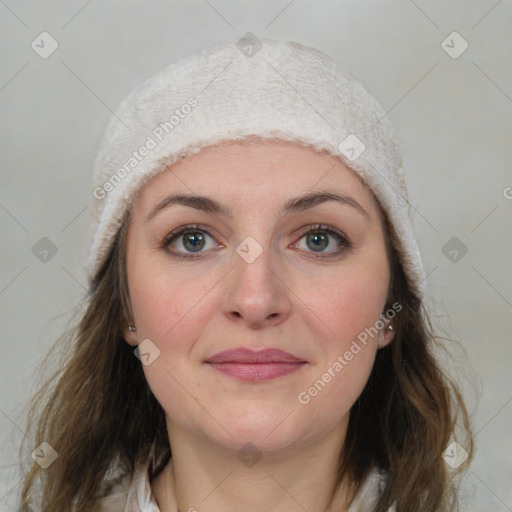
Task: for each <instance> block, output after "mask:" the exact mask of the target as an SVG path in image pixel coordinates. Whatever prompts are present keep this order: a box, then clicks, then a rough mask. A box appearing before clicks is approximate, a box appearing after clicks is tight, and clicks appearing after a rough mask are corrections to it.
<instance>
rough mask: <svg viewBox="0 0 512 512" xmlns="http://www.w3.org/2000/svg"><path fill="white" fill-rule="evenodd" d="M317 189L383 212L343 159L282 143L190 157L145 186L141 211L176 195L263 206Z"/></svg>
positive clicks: (245, 144)
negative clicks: (349, 198)
mask: <svg viewBox="0 0 512 512" xmlns="http://www.w3.org/2000/svg"><path fill="white" fill-rule="evenodd" d="M317 189H322V190H326V189H329V190H332V191H333V192H339V193H342V194H344V195H349V196H351V197H353V198H354V199H355V200H356V201H357V202H359V203H360V204H361V205H362V206H363V208H365V209H366V210H367V211H368V210H372V211H373V212H374V213H377V212H378V206H377V202H376V200H375V198H374V196H373V194H372V192H371V191H370V190H369V189H368V188H367V187H366V186H365V185H364V183H363V181H362V180H361V178H360V177H359V176H358V175H357V174H356V173H355V172H354V171H353V170H352V169H350V168H348V167H347V166H345V165H344V164H343V162H342V161H341V160H340V159H339V158H338V157H336V156H331V155H329V154H327V153H326V152H322V153H321V152H317V151H316V150H315V149H314V148H311V147H305V146H302V145H299V144H296V143H290V142H283V141H278V140H272V141H254V140H248V141H247V140H244V141H236V142H226V143H221V144H217V145H215V146H210V147H207V148H204V149H202V150H201V151H200V152H199V153H197V154H195V155H192V156H189V157H185V158H183V159H181V160H179V161H178V162H176V163H175V164H173V165H172V166H170V167H169V168H167V169H166V170H164V171H162V172H160V173H159V174H157V175H156V176H154V177H153V178H152V179H150V180H149V181H148V182H147V183H146V184H145V185H144V187H143V188H142V189H141V190H140V191H139V194H138V197H137V209H138V210H143V211H147V210H148V209H149V208H151V207H152V206H153V205H154V204H156V203H158V202H159V201H160V200H161V199H162V198H163V197H165V196H166V195H167V194H169V193H171V192H174V193H176V192H178V193H184V194H197V195H207V196H211V197H215V198H216V199H218V200H219V201H221V202H225V203H241V204H245V205H248V204H249V203H251V202H256V203H258V204H260V205H261V206H263V204H266V205H270V204H271V203H274V202H275V203H281V204H282V203H283V202H285V201H287V200H288V199H290V198H291V197H295V196H298V195H302V194H304V193H307V192H314V191H315V190H317ZM368 213H371V212H370V211H369V212H368Z"/></svg>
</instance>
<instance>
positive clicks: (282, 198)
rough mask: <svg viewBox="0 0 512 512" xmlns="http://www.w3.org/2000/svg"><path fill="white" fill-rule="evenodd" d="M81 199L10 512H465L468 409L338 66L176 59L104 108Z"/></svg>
mask: <svg viewBox="0 0 512 512" xmlns="http://www.w3.org/2000/svg"><path fill="white" fill-rule="evenodd" d="M93 196H94V198H95V199H94V200H95V203H94V211H93V219H92V220H93V222H92V230H91V236H92V242H91V245H90V253H89V259H88V262H87V271H88V276H89V284H90V292H89V294H88V297H87V300H86V303H85V312H84V313H83V314H82V316H81V318H80V320H79V322H78V323H77V326H76V329H75V330H73V331H71V333H70V337H71V340H70V341H72V342H73V343H72V345H71V346H70V349H69V354H68V357H67V358H66V359H65V363H64V364H63V367H62V369H61V370H60V371H59V372H58V374H57V375H56V376H55V378H54V379H53V381H55V383H54V385H53V387H50V391H48V387H49V386H46V387H44V388H42V390H41V392H40V394H39V395H38V396H37V397H36V398H35V400H36V402H34V403H37V402H39V403H40V402H41V399H42V397H43V396H46V397H47V400H46V402H44V403H45V406H44V409H43V410H42V411H41V413H40V414H41V415H40V418H38V419H37V427H38V428H37V433H36V444H35V445H34V446H37V448H36V450H35V452H36V455H35V456H34V455H33V458H34V460H35V462H34V464H33V466H32V468H31V469H30V471H29V473H28V475H27V477H26V479H25V482H24V488H23V493H22V509H23V510H44V511H45V512H53V511H60V510H75V511H77V512H82V511H86V510H87V511H90V510H104V511H118V510H119V511H139V512H158V511H161V512H164V511H172V512H174V511H176V510H181V511H184V510H188V511H194V510H197V511H202V510H208V511H209V512H212V511H218V510H223V511H230V510H233V511H234V510H244V511H261V510H265V511H272V510H287V511H295V510H297V511H299V510H308V511H346V510H349V511H350V512H356V511H365V512H366V511H367V512H370V511H372V512H383V511H396V512H402V511H415V512H423V511H424V512H427V511H428V512H432V511H448V510H455V509H456V508H457V500H456V494H455V486H454V483H453V482H454V477H455V476H456V475H457V474H458V473H459V472H461V471H462V469H464V468H466V467H467V466H468V464H469V462H470V460H471V455H472V438H471V432H470V428H469V419H468V414H467V411H466V408H465V406H464V403H463V400H462V398H461V395H460V393H459V391H458V390H457V388H456V387H455V386H454V385H453V384H452V382H451V381H450V380H449V379H448V378H447V376H446V375H445V374H444V373H443V372H442V370H441V369H440V366H439V363H438V362H437V361H436V359H435V357H434V355H433V348H434V343H435V337H434V334H433V332H432V328H431V326H430V323H429V321H428V316H427V314H426V311H425V307H424V303H423V297H424V289H425V288H424V287H425V274H424V270H423V266H422V262H421V257H420V254H419V250H418V246H417V244H416V241H415V239H414V236H413V232H412V228H411V224H410V219H409V216H408V202H407V192H406V187H405V183H404V178H403V174H402V168H401V158H400V154H399V150H398V147H397V144H396V142H395V138H394V135H393V132H392V128H391V126H390V123H389V121H388V119H387V117H386V115H385V113H384V112H383V110H382V109H381V107H380V106H379V105H378V104H377V102H376V101H375V100H374V99H373V98H372V97H371V96H370V95H369V94H368V92H367V91H366V90H365V89H364V87H363V86H362V85H361V84H360V83H359V82H357V81H356V80H355V79H354V78H353V77H352V76H351V75H350V74H349V73H347V72H346V71H344V70H343V69H342V68H341V67H340V66H339V65H338V64H337V63H336V62H334V61H333V60H332V59H330V58H329V57H327V56H326V55H324V54H322V53H320V52H319V51H317V50H314V49H312V48H309V47H305V46H302V45H300V44H297V43H291V42H283V41H275V40H270V39H264V40H262V41H258V40H255V39H254V38H249V39H247V40H246V41H245V42H244V43H242V44H240V43H239V44H238V45H237V44H234V43H224V44H220V45H217V46H215V47H213V48H210V49H208V50H204V51H202V52H200V53H199V54H196V55H193V56H191V57H189V58H187V59H183V60H181V61H179V62H177V63H175V64H173V65H171V66H169V67H168V68H166V69H165V70H163V71H162V72H160V73H159V74H157V75H156V76H155V77H153V78H151V79H149V80H148V81H146V82H145V83H144V84H143V85H142V87H141V88H139V89H138V90H137V91H135V92H134V93H133V94H132V95H131V96H130V97H129V98H127V99H126V100H125V101H124V102H123V104H122V105H121V107H120V108H119V109H118V111H117V113H116V115H115V116H114V118H113V119H112V121H111V123H110V124H109V127H108V128H107V131H106V134H105V137H104V140H103V143H102V146H101V148H100V151H99V155H98V158H97V160H96V162H95V172H94V186H93ZM68 343H69V342H68ZM53 381H52V382H53ZM49 384H50V383H49ZM36 414H39V411H36V407H34V408H33V410H32V414H31V417H30V419H29V421H31V422H34V423H35V421H36V420H35V418H36ZM459 418H460V419H461V426H462V429H463V430H464V432H465V434H466V437H465V438H464V439H460V444H459V443H457V444H455V445H454V444H450V443H451V442H453V440H455V439H457V438H456V437H455V426H456V423H457V420H458V419H459ZM42 443H47V444H42ZM448 447H450V450H451V452H450V453H453V450H457V453H458V454H460V453H464V454H465V455H464V457H462V458H461V457H458V459H460V460H461V461H462V459H464V458H465V460H464V463H462V464H447V462H446V457H444V456H443V455H444V454H445V452H446V450H447V448H448ZM37 450H39V451H37ZM38 457H39V459H40V460H39V461H38V460H37V459H38ZM39 479H40V480H41V482H40V486H39V494H38V495H37V493H35V492H34V489H38V487H37V485H36V484H37V481H38V480H39ZM34 507H35V508H34Z"/></svg>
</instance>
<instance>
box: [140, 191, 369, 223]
mask: <svg viewBox="0 0 512 512" xmlns="http://www.w3.org/2000/svg"><path fill="white" fill-rule="evenodd" d="M328 201H336V202H338V203H341V204H344V205H348V206H351V207H352V208H354V209H355V210H357V211H358V212H359V213H361V214H362V215H365V216H366V217H368V218H369V217H370V215H369V214H368V212H366V210H365V209H364V208H363V207H362V206H361V205H360V204H359V203H358V202H357V201H355V200H354V199H352V198H351V197H348V196H345V195H343V194H338V193H335V192H331V191H320V192H313V193H309V194H304V195H301V196H298V197H296V198H293V199H290V200H288V201H287V202H286V203H285V205H284V207H283V208H282V213H283V214H285V215H286V214H290V213H293V212H300V211H304V210H309V209H310V208H314V207H315V206H318V205H320V204H323V203H326V202H328ZM175 205H182V206H188V207H190V208H194V209H196V210H201V211H204V212H207V213H215V214H223V215H225V216H226V217H233V212H232V211H231V209H230V208H228V207H226V206H224V205H222V204H221V203H219V202H218V201H216V200H215V199H212V198H210V197H206V196H198V195H191V194H177V195H172V196H168V197H166V198H164V199H162V201H160V202H159V203H158V204H157V205H156V206H155V207H154V208H153V209H152V210H151V212H150V213H149V215H148V216H147V217H146V222H147V221H149V220H151V219H152V218H153V217H155V216H156V215H157V214H158V213H160V212H161V211H162V210H165V209H166V208H169V207H171V206H175Z"/></svg>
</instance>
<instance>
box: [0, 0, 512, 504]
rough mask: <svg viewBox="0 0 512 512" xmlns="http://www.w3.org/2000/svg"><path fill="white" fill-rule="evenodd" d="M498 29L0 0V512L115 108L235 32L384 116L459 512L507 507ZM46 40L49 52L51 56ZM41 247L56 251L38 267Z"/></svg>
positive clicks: (219, 0)
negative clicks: (434, 317) (391, 134)
mask: <svg viewBox="0 0 512 512" xmlns="http://www.w3.org/2000/svg"><path fill="white" fill-rule="evenodd" d="M511 26H512V3H511V2H510V1H506V0H501V1H496V0H479V1H463V2H462V1H461V2H447V1H445V0H442V1H425V0H415V1H412V0H393V1H384V0H382V1H362V0H357V1H356V0H349V1H331V2H326V1H307V2H305V1H299V0H296V1H289V0H283V1H258V2H256V1H237V2H234V1H232V2H228V1H223V0H209V1H207V0H188V1H168V0H167V1H126V0H123V1H122V2H121V1H110V0H103V1H99V0H89V1H86V0H80V1H75V0H66V1H60V2H56V1H46V2H28V1H14V0H2V1H1V2H0V45H1V48H2V53H1V69H0V108H1V126H0V130H1V131H0V146H1V150H0V158H1V177H2V178H1V189H0V225H1V229H2V232H1V241H2V242H1V243H2V252H1V257H2V259H1V269H0V308H1V309H0V311H1V335H2V336H1V340H2V341H1V342H2V351H1V376H0V385H1V395H0V443H1V451H0V481H1V483H0V511H11V510H15V509H14V504H15V498H16V496H17V493H18V492H19V487H20V485H19V482H20V475H19V474H17V472H16V462H17V447H18V445H19V443H20V441H21V439H22V438H23V436H24V432H23V428H24V424H23V417H22V415H21V412H22V407H23V406H24V404H25V403H26V400H27V398H28V397H29V396H30V393H31V392H33V391H34V389H35V388H34V386H35V384H36V382H35V370H36V366H37V364H38V362H39V361H40V360H41V358H42V357H43V355H44V354H45V353H46V352H47V350H48V348H49V347H50V346H51V344H52V343H53V342H54V340H55V339H56V337H57V336H58V335H59V334H60V333H61V331H62V329H63V326H64V325H65V324H66V321H67V320H68V319H69V315H70V311H71V308H72V306H73V305H74V304H75V303H76V301H77V300H78V299H79V298H80V297H82V295H83V294H84V293H85V286H86V285H85V283H86V279H85V272H84V266H83V263H84V259H85V254H86V249H87V243H88V240H87V234H88V223H89V214H90V205H91V200H92V188H91V181H90V180H91V176H90V172H91V166H92V161H93V158H94V156H95V153H96V150H97V147H98V144H99V141H100V138H101V135H102V132H103V130H104V127H105V125H106V123H107V121H108V119H109V118H110V116H111V115H112V111H113V110H115V108H116V107H117V106H118V104H119V103H120V101H121V100H122V99H123V98H124V97H125V96H126V95H127V94H128V93H129V92H130V91H131V90H132V89H133V88H135V87H136V86H138V85H139V84H140V83H141V82H142V80H144V79H145V78H147V77H149V76H151V75H152V74H153V73H155V72H157V71H159V70H160V69H161V68H163V67H164V66H166V65H167V64H169V63H170V62H172V61H174V60H176V59H178V58H180V57H183V56H186V55H189V54H191V53H193V52H194V51H197V50H199V49H201V48H203V47H206V46H209V45H211V44H214V43H217V42H220V41H225V40H232V41H237V40H238V39H239V38H241V37H242V36H243V35H244V34H246V33H247V32H252V33H254V34H255V35H256V36H257V37H274V38H277V39H285V40H295V41H298V42H301V43H303V44H306V45H310V46H314V47H316V48H318V49H319V50H322V51H324V52H326V53H328V54H330V55H332V56H333V57H335V58H336V59H338V60H339V61H340V62H341V63H342V64H344V65H345V66H346V67H347V68H348V69H349V70H350V71H351V72H352V73H353V74H354V75H355V76H356V77H358V78H359V79H360V80H361V81H362V82H363V84H364V85H365V86H366V87H367V89H368V90H369V91H370V92H371V93H372V94H373V95H374V96H375V97H376V98H377V99H378V100H379V101H380V103H381V104H382V106H383V107H384V109H385V110H386V111H387V112H388V115H389V117H390V119H391V121H392V122H393V124H394V126H395V129H396V132H397V135H398V138H399V141H400V144H401V148H402V152H403V156H404V161H405V167H406V173H407V180H408V186H409V192H410V202H411V211H412V214H413V225H414V228H415V232H416V234H417V239H418V243H419V245H420V248H421V251H422V254H423V260H424V265H425V269H426V271H427V273H428V285H427V298H426V301H427V303H428V304H429V305H430V306H431V307H432V309H433V310H435V311H436V312H437V314H438V315H439V320H438V325H439V327H440V328H442V329H443V332H444V333H445V334H446V335H447V336H448V337H451V338H454V339H456V340H460V342H461V345H462V347H463V348H464V349H465V352H466V354H464V353H463V352H462V351H460V350H459V352H458V353H457V355H456V357H455V360H454V363H453V368H452V371H453V375H454V376H455V374H456V373H457V378H458V379H461V382H463V383H464V384H463V387H464V393H465V396H466V399H467V401H468V407H469V409H470V411H471V414H472V418H473V422H474V429H475V432H476V434H477V435H476V457H475V461H474V463H473V465H472V467H471V469H470V471H469V472H468V473H467V476H466V477H465V479H464V484H463V493H462V494H463V510H464V511H470V512H477V511H478V512H480V511H486V512H487V511H491V510H492V511H500V512H505V511H510V510H512V487H511V486H510V482H511V481H512V436H511V431H512V429H511V424H512V386H511V384H512V377H511V370H512V368H511V366H512V364H511V363H512V339H511V338H512V336H511V333H512V271H511V263H510V262H511V261H512V229H511V228H512V172H511V161H512V158H511V157H512V37H511V34H512V31H511V29H510V27H511ZM42 32H47V33H48V34H50V36H51V37H52V38H53V39H54V40H55V41H56V44H58V47H57V49H56V50H55V51H54V52H53V53H52V54H51V55H50V56H46V57H47V58H43V56H41V55H40V53H41V49H40V50H39V53H38V52H37V51H36V50H35V49H33V46H32V42H33V41H36V43H37V41H40V38H41V37H42V36H40V34H41V33H42ZM454 32H457V34H454ZM44 37H45V38H48V36H44ZM45 41H47V45H46V49H48V48H50V45H49V44H48V41H50V39H45ZM53 44H55V43H53ZM466 46H467V48H466ZM36 48H37V47H36ZM41 239H44V240H43V241H41ZM46 239H48V240H49V241H51V243H49V242H48V240H46ZM37 244H46V245H45V247H54V249H53V252H55V250H56V252H55V254H53V253H52V252H51V251H50V253H49V256H48V257H47V258H48V259H47V261H42V260H41V259H40V256H39V257H38V251H37V249H38V247H41V245H37ZM34 247H35V248H34ZM459 373H460V376H459ZM466 374H468V375H469V377H468V376H467V375H466ZM464 375H466V376H464ZM411 449H414V447H411Z"/></svg>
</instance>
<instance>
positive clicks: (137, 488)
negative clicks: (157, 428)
mask: <svg viewBox="0 0 512 512" xmlns="http://www.w3.org/2000/svg"><path fill="white" fill-rule="evenodd" d="M384 479H385V475H384V474H382V473H380V472H379V471H378V470H377V469H373V471H372V472H371V473H370V474H369V475H368V478H367V479H366V480H365V482H364V483H363V485H362V487H361V489H360V490H359V492H358V493H357V495H356V497H355V498H354V500H353V502H352V504H351V505H350V507H349V509H348V510H347V512H371V511H372V510H373V507H374V506H375V503H376V502H377V499H378V496H379V494H380V492H381V490H382V489H383V486H384V483H385V482H384ZM101 512H161V510H160V508H159V507H158V505H157V503H156V500H155V497H154V496H153V493H152V491H151V485H150V482H149V476H148V473H147V467H146V468H141V469H140V470H139V471H137V472H136V473H135V475H134V478H133V481H132V482H131V485H130V483H129V477H128V476H126V477H125V478H124V479H123V481H122V482H121V483H120V484H118V485H117V486H116V487H115V488H113V489H112V491H111V493H110V494H109V495H108V496H107V497H105V498H104V499H103V501H102V508H101ZM173 512H174V511H173ZM388 512H395V507H394V506H393V507H391V508H390V509H389V510H388Z"/></svg>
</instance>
